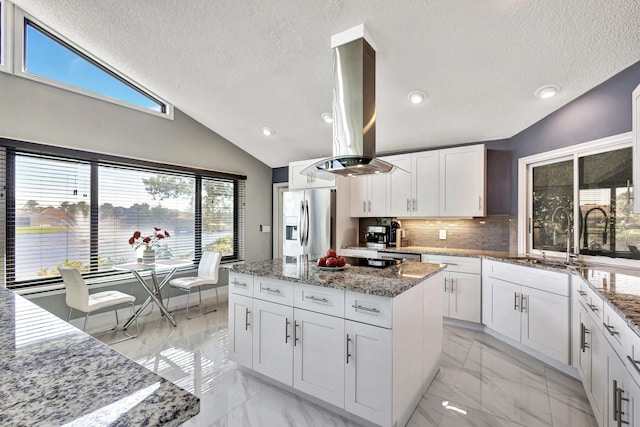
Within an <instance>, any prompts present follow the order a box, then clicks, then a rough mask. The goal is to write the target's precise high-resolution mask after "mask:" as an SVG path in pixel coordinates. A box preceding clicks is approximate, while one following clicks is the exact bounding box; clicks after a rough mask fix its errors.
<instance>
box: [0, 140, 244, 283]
mask: <svg viewBox="0 0 640 427" xmlns="http://www.w3.org/2000/svg"><path fill="white" fill-rule="evenodd" d="M0 146H2V147H3V148H5V149H6V151H7V153H6V166H7V173H6V181H7V182H6V203H7V214H6V217H5V224H6V234H5V236H6V241H5V242H4V244H5V256H6V271H5V278H4V279H5V285H6V286H7V287H8V288H10V289H13V290H23V291H24V290H25V289H29V288H33V287H36V286H46V285H51V284H53V283H59V282H60V280H61V279H60V277H58V276H55V277H49V278H42V279H33V280H23V281H20V282H15V243H14V242H15V240H14V239H15V234H16V230H15V227H16V220H15V212H16V209H17V208H16V206H15V201H16V194H15V189H16V185H15V158H16V157H15V156H16V155H20V154H21V153H23V154H26V155H28V154H38V155H44V156H47V157H52V158H58V159H61V160H74V161H83V162H88V163H89V164H90V165H91V168H92V175H91V177H90V179H91V205H90V206H91V211H92V214H91V225H90V228H91V241H94V240H95V241H96V242H98V240H97V239H98V237H99V229H98V222H99V221H98V215H97V214H95V213H97V209H98V206H97V200H98V186H99V182H98V179H99V176H98V175H97V174H93V171H94V169H97V168H98V166H99V165H109V166H126V167H137V168H140V169H145V170H148V171H150V172H154V173H170V174H174V175H182V176H189V177H195V186H196V188H195V189H194V194H195V196H196V202H195V203H196V209H195V214H199V215H200V217H195V216H194V262H198V261H199V260H200V257H201V255H202V244H201V243H202V239H201V235H200V234H199V233H198V228H197V224H199V223H201V220H202V217H201V213H202V209H201V204H202V197H201V194H202V191H201V185H202V184H201V183H202V180H203V178H206V179H219V180H224V181H233V184H234V230H233V250H234V254H233V255H231V256H229V255H227V256H224V257H223V258H222V260H223V262H235V261H240V260H242V257H243V254H242V253H241V248H244V242H240V241H239V240H240V239H242V238H244V235H245V231H244V230H242V229H241V228H242V227H243V226H244V222H241V221H239V218H238V216H239V214H240V202H241V201H240V200H239V196H240V195H239V188H240V186H241V181H246V176H244V175H235V174H228V173H223V172H216V171H208V170H202V169H196V168H189V167H185V166H178V165H169V164H160V163H155V162H150V161H144V160H136V159H128V158H121V157H118V156H112V155H102V154H97V153H89V152H84V151H80V150H74V149H67V148H62V147H51V146H45V145H41V144H36V143H30V142H23V141H15V140H9V139H3V138H0ZM96 178H98V179H96ZM94 211H95V212H94ZM94 220H95V221H94ZM200 232H201V229H200ZM98 243H99V242H98ZM89 255H90V262H91V263H92V266H93V263H94V262H97V258H96V259H95V260H94V257H93V254H92V253H90V254H89ZM83 277H86V278H91V279H96V280H95V281H106V280H117V279H118V278H121V277H122V272H118V271H113V270H111V271H107V272H104V271H102V272H94V271H93V268H92V269H91V272H89V273H85V274H83ZM10 279H11V280H10ZM92 281H93V280H92Z"/></svg>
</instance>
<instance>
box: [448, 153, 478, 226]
mask: <svg viewBox="0 0 640 427" xmlns="http://www.w3.org/2000/svg"><path fill="white" fill-rule="evenodd" d="M485 183H486V147H485V146H484V145H482V144H480V145H469V146H464V147H456V148H448V149H444V150H440V192H439V194H440V203H439V215H440V216H485V214H486V209H485V206H486V190H485Z"/></svg>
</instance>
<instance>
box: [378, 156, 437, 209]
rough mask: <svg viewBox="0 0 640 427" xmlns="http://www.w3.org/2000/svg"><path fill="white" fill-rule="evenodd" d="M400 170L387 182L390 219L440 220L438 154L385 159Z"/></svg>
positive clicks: (394, 172)
mask: <svg viewBox="0 0 640 427" xmlns="http://www.w3.org/2000/svg"><path fill="white" fill-rule="evenodd" d="M384 160H386V161H387V162H389V163H391V164H393V165H394V166H397V167H398V168H399V169H397V170H395V171H393V172H392V173H390V174H389V175H388V178H387V195H388V197H387V215H388V216H399V217H406V216H420V217H425V216H438V190H439V188H438V178H439V177H438V171H439V168H438V164H439V162H440V156H439V151H438V150H434V151H424V152H419V153H411V154H399V155H396V156H387V157H384Z"/></svg>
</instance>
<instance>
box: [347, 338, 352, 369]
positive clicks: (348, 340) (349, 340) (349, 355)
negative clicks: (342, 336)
mask: <svg viewBox="0 0 640 427" xmlns="http://www.w3.org/2000/svg"><path fill="white" fill-rule="evenodd" d="M350 342H351V338H349V334H347V365H348V364H349V357H351V353H349V343H350Z"/></svg>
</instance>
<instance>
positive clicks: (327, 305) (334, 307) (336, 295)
mask: <svg viewBox="0 0 640 427" xmlns="http://www.w3.org/2000/svg"><path fill="white" fill-rule="evenodd" d="M293 306H294V307H296V308H302V309H305V310H309V311H315V312H317V313H323V314H329V315H331V316H336V317H344V290H342V289H334V288H324V287H322V286H311V285H305V284H303V283H296V284H295V289H294V299H293Z"/></svg>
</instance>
